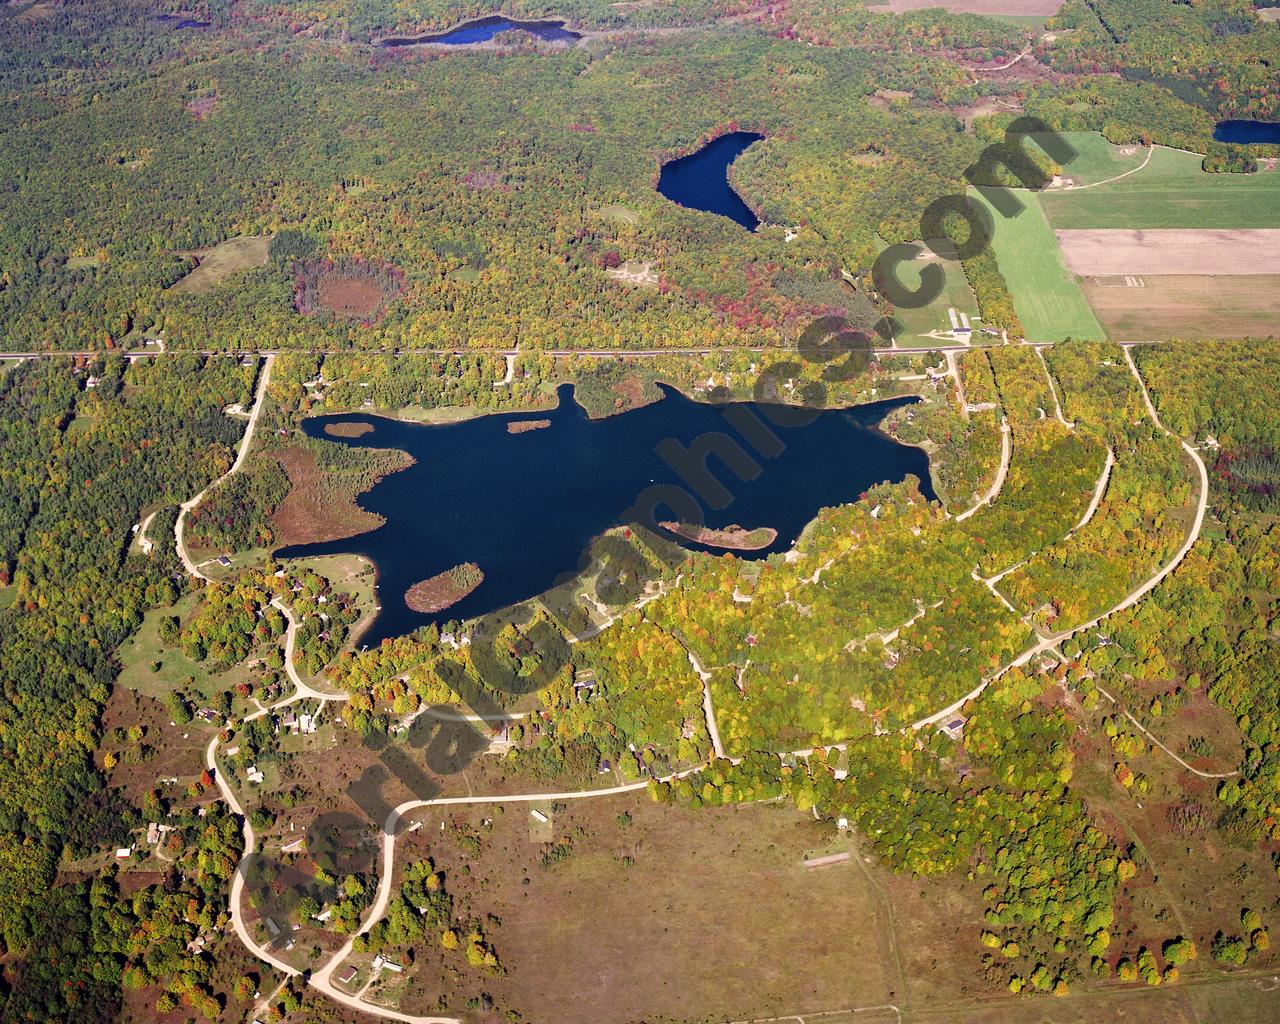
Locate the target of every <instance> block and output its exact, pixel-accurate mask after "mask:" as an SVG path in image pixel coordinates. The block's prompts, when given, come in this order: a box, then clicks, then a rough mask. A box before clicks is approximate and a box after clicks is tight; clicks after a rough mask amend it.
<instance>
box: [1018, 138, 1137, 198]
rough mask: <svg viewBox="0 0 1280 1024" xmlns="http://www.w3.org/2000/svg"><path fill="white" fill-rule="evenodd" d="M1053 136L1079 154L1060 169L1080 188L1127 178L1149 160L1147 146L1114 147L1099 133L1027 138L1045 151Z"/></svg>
mask: <svg viewBox="0 0 1280 1024" xmlns="http://www.w3.org/2000/svg"><path fill="white" fill-rule="evenodd" d="M1050 134H1052V135H1054V136H1056V137H1057V138H1058V139H1060V140H1062V141H1063V142H1065V143H1066V144H1067V145H1068V146H1070V147H1071V148H1072V149H1074V150H1075V152H1076V155H1075V156H1073V157H1072V158H1071V159H1070V160H1067V161H1065V162H1063V163H1060V164H1059V166H1060V167H1061V168H1062V173H1063V175H1064V176H1066V177H1068V178H1071V179H1072V180H1073V181H1075V182H1076V183H1077V184H1082V185H1092V184H1094V183H1096V182H1100V181H1106V180H1108V179H1109V178H1114V177H1116V176H1118V175H1121V174H1125V173H1126V172H1128V171H1132V170H1134V169H1135V168H1137V167H1141V166H1142V161H1143V160H1145V159H1146V157H1147V150H1146V148H1145V147H1144V146H1136V145H1135V146H1113V145H1112V144H1111V143H1110V142H1108V141H1107V140H1106V139H1104V138H1103V137H1102V135H1101V133H1099V132H1054V133H1046V132H1032V133H1031V135H1029V136H1027V138H1029V139H1030V140H1031V141H1032V142H1034V143H1035V144H1036V147H1037V148H1040V149H1043V148H1044V145H1043V142H1042V140H1043V139H1046V138H1048V137H1049V136H1050ZM1028 150H1029V151H1031V150H1030V147H1028ZM1045 152H1046V153H1047V152H1048V150H1045ZM1145 169H1146V168H1143V170H1145Z"/></svg>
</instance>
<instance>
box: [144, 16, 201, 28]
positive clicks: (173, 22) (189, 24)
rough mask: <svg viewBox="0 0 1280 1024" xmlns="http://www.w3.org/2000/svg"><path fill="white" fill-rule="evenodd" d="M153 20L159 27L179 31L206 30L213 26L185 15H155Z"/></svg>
mask: <svg viewBox="0 0 1280 1024" xmlns="http://www.w3.org/2000/svg"><path fill="white" fill-rule="evenodd" d="M155 20H156V22H157V23H159V24H161V25H167V26H169V27H170V28H173V29H179V30H181V29H202V28H208V27H209V26H210V25H212V24H213V22H211V21H201V20H200V19H199V18H192V17H190V16H189V15H186V14H157V15H156V18H155Z"/></svg>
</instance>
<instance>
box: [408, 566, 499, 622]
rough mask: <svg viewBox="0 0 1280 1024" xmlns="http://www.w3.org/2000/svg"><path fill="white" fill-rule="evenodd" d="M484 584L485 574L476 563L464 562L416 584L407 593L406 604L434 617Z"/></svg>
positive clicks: (416, 610)
mask: <svg viewBox="0 0 1280 1024" xmlns="http://www.w3.org/2000/svg"><path fill="white" fill-rule="evenodd" d="M483 582H484V573H483V572H482V571H481V569H480V566H478V565H476V563H475V562H463V563H462V564H461V565H455V566H454V567H453V568H452V569H446V570H445V571H444V572H442V573H438V574H437V575H435V576H432V577H431V578H429V579H425V580H422V581H420V582H418V583H415V584H414V585H413V586H411V587H410V588H409V589H408V590H406V591H405V595H404V603H405V604H407V605H408V606H409V607H410V608H412V609H413V610H414V611H415V612H419V613H421V614H423V615H434V614H435V613H436V612H442V611H444V610H445V609H446V608H448V607H450V606H451V605H455V604H457V603H458V602H459V601H461V600H462V599H463V598H464V597H466V596H467V595H468V594H470V593H471V591H473V590H475V589H476V587H478V586H480V584H481V583H483Z"/></svg>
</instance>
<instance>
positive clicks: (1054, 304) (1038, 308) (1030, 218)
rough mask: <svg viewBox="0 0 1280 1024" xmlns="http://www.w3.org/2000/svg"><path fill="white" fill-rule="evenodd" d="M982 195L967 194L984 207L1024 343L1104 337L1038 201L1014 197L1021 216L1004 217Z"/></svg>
mask: <svg viewBox="0 0 1280 1024" xmlns="http://www.w3.org/2000/svg"><path fill="white" fill-rule="evenodd" d="M988 191H989V190H988V189H982V188H975V189H971V190H970V195H973V196H975V197H977V198H978V199H980V200H981V201H982V202H983V203H985V204H986V205H987V208H988V210H989V212H990V213H991V216H992V219H993V220H994V221H995V236H994V238H993V240H992V245H993V246H994V247H995V254H996V260H997V261H998V262H999V264H1000V270H1001V272H1002V273H1003V274H1004V276H1005V280H1007V281H1008V283H1009V291H1010V292H1011V293H1012V295H1013V304H1014V307H1015V308H1016V309H1017V311H1018V316H1019V317H1020V318H1021V320H1022V324H1023V327H1025V328H1026V331H1027V338H1028V339H1029V340H1031V341H1061V340H1063V339H1064V338H1078V339H1087V340H1095V341H1097V340H1102V339H1103V338H1105V337H1106V333H1105V332H1104V331H1103V329H1102V325H1101V324H1099V323H1098V319H1097V317H1095V316H1094V315H1093V310H1091V309H1090V308H1089V304H1088V303H1087V302H1086V301H1085V298H1084V295H1083V293H1082V292H1081V291H1080V286H1079V284H1077V282H1076V279H1075V278H1074V276H1073V275H1072V274H1071V273H1070V271H1068V270H1067V266H1066V263H1065V262H1063V259H1062V252H1061V250H1060V249H1059V248H1058V240H1057V238H1055V237H1054V234H1053V230H1052V229H1051V228H1050V227H1049V222H1048V221H1047V220H1046V219H1045V215H1044V211H1043V210H1042V209H1041V208H1040V197H1039V196H1038V195H1037V194H1036V193H1031V192H1019V193H1018V198H1019V199H1021V200H1022V202H1023V203H1024V206H1023V209H1022V211H1021V212H1020V213H1018V214H1017V216H1014V217H1004V216H1002V215H1001V214H1000V211H999V210H997V209H996V208H995V207H994V206H992V205H991V203H990V201H989V200H988V199H987V196H986V195H985V193H986V192H988Z"/></svg>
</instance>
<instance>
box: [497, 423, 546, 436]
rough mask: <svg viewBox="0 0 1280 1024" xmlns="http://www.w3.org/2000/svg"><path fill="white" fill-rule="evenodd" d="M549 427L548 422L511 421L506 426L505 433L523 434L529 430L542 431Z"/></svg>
mask: <svg viewBox="0 0 1280 1024" xmlns="http://www.w3.org/2000/svg"><path fill="white" fill-rule="evenodd" d="M549 426H551V421H550V420H513V421H512V422H510V423H508V424H507V433H508V434H524V433H526V432H528V431H530V430H544V429H545V428H547V427H549Z"/></svg>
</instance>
